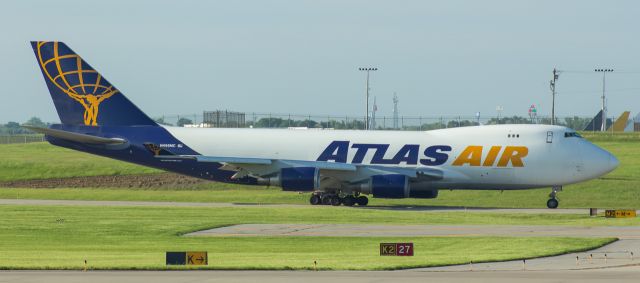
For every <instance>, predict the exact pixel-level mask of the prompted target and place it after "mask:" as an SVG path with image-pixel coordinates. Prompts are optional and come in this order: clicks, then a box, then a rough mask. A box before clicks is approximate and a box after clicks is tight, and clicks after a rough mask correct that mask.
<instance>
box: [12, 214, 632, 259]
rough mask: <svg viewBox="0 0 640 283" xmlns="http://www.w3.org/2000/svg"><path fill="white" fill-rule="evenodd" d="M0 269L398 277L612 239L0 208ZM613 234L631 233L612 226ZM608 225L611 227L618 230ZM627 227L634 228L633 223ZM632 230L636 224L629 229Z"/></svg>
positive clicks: (399, 218)
mask: <svg viewBox="0 0 640 283" xmlns="http://www.w3.org/2000/svg"><path fill="white" fill-rule="evenodd" d="M0 214H1V215H2V216H3V217H2V218H0V227H2V229H0V251H1V252H0V268H1V269H81V268H82V267H83V260H85V259H86V260H87V261H88V264H89V267H90V268H92V269H165V268H166V266H165V265H164V252H166V251H180V250H198V251H200V250H204V251H208V252H209V266H207V267H205V268H213V269H311V268H312V267H313V265H312V264H313V261H317V262H318V267H319V268H320V269H362V270H378V269H399V268H409V267H424V266H435V265H446V264H463V263H468V262H469V261H474V262H482V261H496V260H509V259H520V258H531V257H539V256H546V255H553V254H559V253H566V252H571V251H582V250H587V249H591V248H595V247H599V246H601V245H603V244H606V243H609V242H611V241H612V240H613V239H585V238H554V237H537V238H515V237H411V238H403V237H384V238H381V237H345V238H337V237H239V238H234V237H185V236H180V235H182V234H183V233H187V232H191V231H196V230H201V229H205V228H212V227H220V226H225V225H230V224H237V223H309V222H310V221H311V222H313V223H378V224H379V223H393V224H403V223H404V224H425V223H429V224H438V223H447V224H455V223H468V224H488V223H491V224H514V223H517V224H523V225H526V224H529V223H533V224H535V223H539V224H546V225H554V224H558V225H590V224H593V225H599V224H603V223H605V220H603V219H602V218H589V217H586V216H583V217H579V216H575V215H522V214H520V215H516V214H514V215H509V214H507V215H498V214H492V213H486V214H485V213H483V214H478V213H441V214H433V213H419V212H406V211H403V212H397V211H380V210H368V209H347V208H332V207H307V208H263V207H250V208H184V207H98V208H97V207H82V206H15V205H5V206H0ZM617 220H620V221H618V225H624V224H627V225H637V224H638V223H637V221H635V220H630V219H627V220H623V219H617ZM617 220H616V221H617ZM634 221H635V222H634ZM609 223H610V222H609ZM634 223H635V224H634ZM394 241H398V242H402V241H411V242H413V243H414V244H415V256H414V257H380V256H379V254H378V253H379V251H378V245H379V243H380V242H394Z"/></svg>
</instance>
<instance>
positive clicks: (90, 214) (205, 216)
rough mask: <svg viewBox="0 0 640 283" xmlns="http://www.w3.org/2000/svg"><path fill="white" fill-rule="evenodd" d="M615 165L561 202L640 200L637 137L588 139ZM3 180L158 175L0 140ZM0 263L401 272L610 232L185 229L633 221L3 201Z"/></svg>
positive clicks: (144, 194) (561, 245) (215, 190)
mask: <svg viewBox="0 0 640 283" xmlns="http://www.w3.org/2000/svg"><path fill="white" fill-rule="evenodd" d="M590 138H592V139H593V140H595V141H596V142H597V144H598V145H600V146H602V147H604V148H605V149H608V150H610V151H611V152H613V153H614V154H615V155H616V156H617V157H618V158H619V159H620V161H621V166H620V168H618V169H617V170H615V171H614V172H612V173H611V174H609V175H607V176H605V177H604V178H601V179H597V180H593V181H590V182H585V183H582V184H577V185H572V186H568V187H566V188H565V191H563V192H562V193H560V195H559V198H560V201H561V207H598V208H639V207H640V193H639V192H638V189H637V188H638V187H639V185H640V178H639V177H637V176H636V172H638V170H639V169H640V156H639V155H640V143H639V141H640V136H639V135H635V134H634V135H626V136H625V135H611V136H603V135H593V136H590ZM0 156H2V159H0V182H6V181H14V180H30V179H47V178H60V177H76V176H100V175H121V174H151V173H159V172H161V171H158V170H155V169H148V168H144V167H141V166H137V165H132V164H127V163H124V162H120V161H114V160H110V159H107V158H101V157H96V156H91V155H88V154H84V153H79V152H75V151H71V150H67V149H63V148H58V147H54V146H50V145H48V144H45V143H35V144H14V145H0ZM548 192H549V189H542V190H528V191H515V192H503V193H501V192H496V191H486V192H485V191H441V192H440V196H439V198H438V199H435V200H424V199H401V200H388V199H372V200H371V201H370V204H371V205H379V206H395V205H398V206H467V207H545V203H546V200H547V194H548ZM0 198H29V199H77V200H139V201H183V202H184V201H187V202H233V203H293V204H304V203H307V200H308V194H298V193H291V192H283V191H281V190H279V189H277V188H264V187H250V186H238V185H230V184H222V183H213V182H211V183H203V184H196V185H189V186H186V187H181V188H154V189H95V188H79V189H19V188H13V189H0ZM0 215H2V217H0V269H81V268H82V267H83V261H84V260H85V259H86V260H87V261H88V265H89V268H92V269H165V268H166V266H165V265H164V252H166V251H179V250H206V251H208V252H209V266H207V267H206V268H213V269H311V268H312V267H313V261H317V262H318V268H319V269H364V270H379V269H399V268H409V267H423V266H435V265H447V264H463V263H468V262H469V261H474V262H482V261H497V260H510V259H521V258H531V257H540V256H548V255H553V254H560V253H566V252H572V251H582V250H588V249H591V248H595V247H598V246H601V245H604V244H606V243H608V242H610V241H612V240H613V239H595V238H593V239H592V238H554V237H534V238H517V237H507V236H506V237H410V238H402V237H384V238H382V237H344V238H338V237H240V238H234V237H185V236H181V235H182V234H184V233H188V232H192V231H196V230H202V229H207V228H213V227H220V226H225V225H233V224H242V223H372V224H385V223H392V224H435V225H437V224H474V225H487V224H491V225H576V226H603V225H616V226H631V225H632V226H636V225H640V220H639V218H631V219H606V218H604V217H589V216H587V215H571V214H524V213H501V214H498V213H490V212H487V213H466V212H437V213H424V212H419V211H417V212H414V211H395V210H382V209H361V208H346V207H324V206H319V207H315V206H306V207H224V208H196V207H95V206H92V207H84V206H23V205H0ZM393 241H411V242H414V244H415V248H416V252H415V256H414V257H380V256H379V255H378V245H379V243H380V242H393Z"/></svg>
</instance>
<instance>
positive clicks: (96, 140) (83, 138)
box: [22, 125, 127, 145]
mask: <svg viewBox="0 0 640 283" xmlns="http://www.w3.org/2000/svg"><path fill="white" fill-rule="evenodd" d="M22 127H23V128H25V129H29V130H32V131H34V132H38V133H42V134H45V135H47V136H52V137H54V138H59V139H63V140H68V141H74V142H79V143H87V144H112V145H116V144H124V143H127V141H126V140H124V139H119V138H104V137H97V136H92V135H86V134H79V133H74V132H68V131H63V130H56V129H50V128H40V127H34V126H25V125H23V126H22Z"/></svg>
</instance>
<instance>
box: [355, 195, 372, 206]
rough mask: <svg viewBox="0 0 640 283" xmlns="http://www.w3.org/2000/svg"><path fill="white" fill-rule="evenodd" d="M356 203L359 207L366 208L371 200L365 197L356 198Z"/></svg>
mask: <svg viewBox="0 0 640 283" xmlns="http://www.w3.org/2000/svg"><path fill="white" fill-rule="evenodd" d="M356 203H357V204H358V205H359V206H366V205H367V204H369V199H368V198H367V197H365V196H359V197H357V198H356Z"/></svg>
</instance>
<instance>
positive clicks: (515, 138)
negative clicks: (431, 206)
mask: <svg viewBox="0 0 640 283" xmlns="http://www.w3.org/2000/svg"><path fill="white" fill-rule="evenodd" d="M31 45H32V47H33V50H34V52H35V55H36V59H37V62H38V65H39V66H40V69H41V71H42V74H43V75H44V80H45V82H46V84H47V87H48V88H49V92H50V94H51V97H52V98H53V103H54V105H55V107H56V110H57V111H58V115H59V116H60V121H61V124H56V125H52V126H50V127H49V128H34V127H29V126H27V128H29V129H32V130H34V131H36V132H41V133H44V134H45V135H46V139H47V140H48V141H49V142H50V143H51V144H53V145H57V146H62V147H66V148H70V149H74V150H79V151H84V152H88V153H92V154H97V155H102V156H106V157H110V158H115V159H119V160H123V161H127V162H133V163H137V164H141V165H145V166H150V167H155V168H160V169H164V170H167V171H172V172H177V173H180V174H185V175H189V176H194V177H198V178H203V179H207V180H213V181H219V182H227V183H238V184H249V185H272V186H279V187H281V188H282V189H283V190H285V191H307V192H311V197H310V203H311V204H314V205H316V204H331V205H340V204H343V205H346V206H352V205H355V204H357V205H367V203H368V199H367V197H366V196H365V195H372V196H373V197H376V198H436V197H437V196H438V190H442V189H447V190H523V189H533V188H541V187H551V188H552V190H551V194H550V199H549V201H548V202H547V206H548V207H549V208H556V207H557V206H558V201H557V199H556V193H557V192H558V191H560V190H561V189H562V186H564V185H568V184H573V183H578V182H582V181H586V180H590V179H593V178H597V177H599V176H602V175H604V174H606V173H608V172H610V171H612V170H613V169H615V168H616V167H617V166H618V160H617V159H616V158H615V157H614V156H613V155H611V154H610V153H609V152H607V151H605V150H603V149H601V148H599V147H597V146H595V145H593V144H592V143H590V142H588V141H586V140H585V139H583V138H581V137H580V135H578V134H577V133H576V132H575V131H574V130H571V129H569V128H566V127H560V126H548V125H492V126H474V127H461V128H451V129H441V130H432V131H419V132H418V131H413V132H412V131H358V130H289V129H217V128H181V127H168V126H162V125H158V124H157V123H156V122H154V120H152V119H151V118H149V116H147V115H146V114H144V113H143V112H142V111H141V110H140V109H138V107H136V106H135V105H133V103H131V102H130V101H129V100H128V99H127V98H126V97H125V96H124V94H123V93H122V92H120V91H119V90H118V89H117V88H115V87H114V86H113V85H112V84H111V83H109V82H108V81H107V80H106V79H105V78H104V77H103V76H102V75H101V74H100V73H98V72H97V71H96V70H95V69H94V68H92V67H91V66H89V64H87V63H86V62H85V61H84V60H83V59H82V58H80V56H78V55H77V54H76V53H75V52H73V51H72V50H71V49H70V48H69V47H67V45H65V44H64V43H62V42H55V41H38V42H31ZM156 101H158V102H162V101H164V100H162V99H158V100H156Z"/></svg>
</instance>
